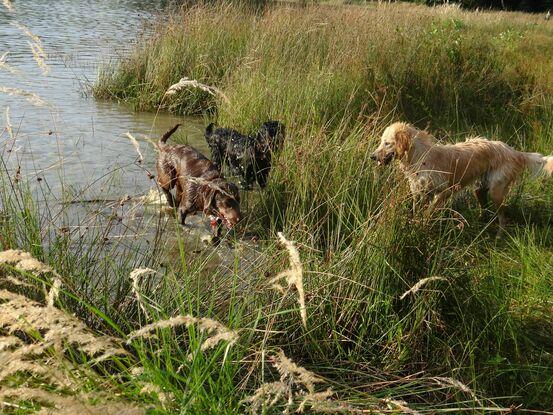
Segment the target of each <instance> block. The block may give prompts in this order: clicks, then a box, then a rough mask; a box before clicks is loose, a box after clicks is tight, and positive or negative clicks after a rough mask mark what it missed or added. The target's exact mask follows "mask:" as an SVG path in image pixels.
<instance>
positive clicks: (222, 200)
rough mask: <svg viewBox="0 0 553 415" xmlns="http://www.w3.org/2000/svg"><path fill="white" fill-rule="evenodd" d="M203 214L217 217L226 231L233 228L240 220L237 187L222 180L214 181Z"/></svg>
mask: <svg viewBox="0 0 553 415" xmlns="http://www.w3.org/2000/svg"><path fill="white" fill-rule="evenodd" d="M204 213H205V214H207V215H212V216H215V217H217V218H218V219H220V220H221V221H222V223H223V224H224V225H225V226H226V227H227V228H228V229H232V228H234V227H235V226H236V224H237V223H238V222H240V220H242V213H241V212H240V194H239V193H238V187H237V186H236V185H235V184H234V183H229V182H227V181H226V180H223V179H216V180H214V181H213V184H212V185H211V189H210V197H209V198H208V200H207V203H206V206H205V208H204Z"/></svg>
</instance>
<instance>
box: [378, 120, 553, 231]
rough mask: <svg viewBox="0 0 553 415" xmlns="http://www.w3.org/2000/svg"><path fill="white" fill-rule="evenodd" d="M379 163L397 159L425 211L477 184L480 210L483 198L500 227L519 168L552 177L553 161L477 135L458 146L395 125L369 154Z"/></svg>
mask: <svg viewBox="0 0 553 415" xmlns="http://www.w3.org/2000/svg"><path fill="white" fill-rule="evenodd" d="M371 159H372V160H374V161H377V162H378V164H379V165H381V164H388V163H390V162H391V161H392V160H393V159H396V160H399V164H400V167H401V170H402V171H403V173H404V174H405V176H406V177H407V180H408V181H409V187H410V189H411V193H412V194H413V196H414V199H413V207H414V208H415V207H416V205H417V203H418V202H423V203H424V204H429V208H430V209H433V208H435V207H439V206H441V205H442V204H443V203H444V202H445V200H447V199H448V198H449V197H450V196H451V195H452V194H453V193H455V192H456V191H458V190H460V189H462V188H464V187H465V186H468V185H470V184H472V183H475V182H477V183H478V185H477V188H476V197H477V199H478V201H479V203H480V205H481V206H482V207H484V208H485V207H486V205H487V203H488V196H489V197H490V198H491V200H492V202H493V203H494V205H495V207H496V208H497V216H498V218H499V224H500V226H501V227H503V225H505V223H506V216H505V212H504V206H503V202H504V200H505V196H506V195H507V193H508V191H509V187H510V186H511V184H512V183H513V182H514V181H515V179H517V178H518V177H520V175H521V174H522V173H523V171H524V170H525V169H528V170H530V171H531V172H532V173H534V174H540V173H541V172H544V173H546V174H548V175H551V174H553V157H552V156H548V157H544V156H542V155H541V154H539V153H525V152H521V151H517V150H515V149H513V148H512V147H510V146H508V145H507V144H505V143H502V142H501V141H490V140H487V139H485V138H482V137H475V138H470V139H468V140H466V141H465V142H462V143H456V144H440V143H438V142H437V140H436V139H435V138H434V136H432V135H431V134H429V133H428V132H426V131H422V130H419V129H417V128H415V127H414V126H412V125H411V124H408V123H404V122H396V123H394V124H392V125H390V126H388V127H387V128H386V129H385V130H384V133H383V134H382V139H381V141H380V145H379V146H378V148H377V149H376V150H375V151H374V153H372V154H371Z"/></svg>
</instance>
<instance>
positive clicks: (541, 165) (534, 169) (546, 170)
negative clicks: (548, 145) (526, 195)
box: [523, 153, 553, 176]
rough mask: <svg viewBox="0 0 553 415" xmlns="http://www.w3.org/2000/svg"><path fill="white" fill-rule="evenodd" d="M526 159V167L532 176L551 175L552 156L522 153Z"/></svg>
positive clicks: (552, 167) (552, 173) (552, 172)
mask: <svg viewBox="0 0 553 415" xmlns="http://www.w3.org/2000/svg"><path fill="white" fill-rule="evenodd" d="M523 154H524V156H525V159H526V167H528V169H529V170H530V172H531V173H532V174H533V175H534V176H539V175H542V174H546V175H547V176H552V175H553V156H542V155H541V154H540V153H523Z"/></svg>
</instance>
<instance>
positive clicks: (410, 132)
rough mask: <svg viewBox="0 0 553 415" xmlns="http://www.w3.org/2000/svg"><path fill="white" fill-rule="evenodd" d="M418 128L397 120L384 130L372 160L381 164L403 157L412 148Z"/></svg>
mask: <svg viewBox="0 0 553 415" xmlns="http://www.w3.org/2000/svg"><path fill="white" fill-rule="evenodd" d="M417 133H418V130H417V129H416V128H415V127H413V126H412V125H410V124H407V123H404V122H396V123H394V124H392V125H390V126H388V127H386V129H385V130H384V133H383V134H382V138H381V140H380V145H379V146H378V148H377V149H376V150H375V151H374V152H373V153H372V154H371V160H374V161H377V162H378V164H379V165H381V164H384V165H386V164H388V163H390V162H391V161H392V160H393V159H394V158H396V159H401V158H402V157H403V156H404V155H405V154H406V153H407V152H408V151H409V149H410V148H411V141H412V140H413V138H414V137H415V136H416V135H417Z"/></svg>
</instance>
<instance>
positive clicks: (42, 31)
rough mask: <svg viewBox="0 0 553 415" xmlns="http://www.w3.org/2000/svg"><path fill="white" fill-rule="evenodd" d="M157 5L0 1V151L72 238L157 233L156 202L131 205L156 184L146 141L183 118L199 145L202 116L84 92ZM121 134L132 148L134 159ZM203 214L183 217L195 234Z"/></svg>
mask: <svg viewBox="0 0 553 415" xmlns="http://www.w3.org/2000/svg"><path fill="white" fill-rule="evenodd" d="M165 3H166V2H161V1H139V0H134V1H133V0H93V1H89V2H83V1H79V0H56V1H52V2H48V1H38V0H26V1H25V0H20V1H7V0H4V1H3V5H2V4H0V56H3V60H2V61H1V62H2V63H1V64H0V120H3V122H2V123H1V124H0V125H2V127H0V131H1V135H0V156H1V158H2V160H3V162H4V163H5V164H6V165H7V170H8V172H9V175H10V176H11V177H12V179H13V180H15V179H20V180H21V183H29V184H30V186H31V188H32V189H33V193H34V194H35V196H36V197H37V200H38V201H39V208H41V209H44V205H45V204H46V205H48V210H49V211H53V210H56V209H57V211H58V212H61V214H60V213H56V217H58V218H61V219H60V220H58V221H57V222H56V225H55V226H57V227H58V228H59V229H58V230H57V231H59V230H60V229H62V231H65V232H68V233H70V234H71V235H72V236H73V237H74V238H76V239H78V237H81V238H82V235H83V234H87V233H90V232H91V229H97V231H96V233H95V235H96V236H95V239H94V240H96V241H97V240H98V235H99V236H101V237H102V239H103V240H104V241H106V243H109V242H110V241H112V242H115V241H122V240H125V239H128V240H133V241H136V240H139V239H143V240H148V235H150V236H151V234H152V233H157V232H159V226H158V224H159V223H160V217H159V215H158V214H157V213H158V212H159V207H154V208H153V209H149V210H148V208H147V206H144V204H137V203H135V202H134V201H136V200H139V199H140V197H141V196H143V195H146V194H148V192H149V191H151V190H152V189H155V183H154V181H153V180H151V179H150V178H148V174H147V172H148V171H151V172H155V169H154V159H155V152H154V150H153V148H152V146H151V144H149V142H148V141H147V140H146V138H147V137H150V138H153V139H155V138H157V137H158V136H159V135H160V134H161V133H162V132H163V131H165V130H167V129H168V128H169V127H171V126H172V125H174V124H175V123H176V122H181V123H183V125H184V126H183V127H182V129H181V131H180V136H181V137H183V136H184V139H185V141H186V142H188V143H189V144H191V145H193V146H194V147H196V148H198V149H199V150H200V151H202V152H206V151H207V146H206V144H205V141H204V139H203V131H204V122H203V119H199V118H183V117H177V116H174V115H170V114H166V113H158V114H155V113H143V112H139V113H137V112H134V111H132V110H131V109H130V108H127V107H125V106H123V105H119V104H117V103H113V102H99V101H96V100H94V99H93V98H92V97H91V96H90V94H89V93H88V91H89V87H90V85H91V83H93V82H94V80H95V79H96V78H97V76H98V71H99V67H100V65H101V64H102V63H103V64H106V63H107V62H110V61H114V60H116V59H117V58H118V57H120V56H122V55H124V54H125V53H128V51H129V50H130V48H131V47H132V45H133V42H135V41H136V39H137V37H138V36H139V34H140V31H141V30H143V27H144V23H145V21H147V20H151V19H155V18H156V15H157V13H159V12H160V11H161V10H162V9H163V8H164V7H166V4H165ZM127 132H129V133H131V135H133V136H134V137H136V138H137V140H138V142H139V144H140V151H141V153H142V154H143V155H144V161H143V162H142V163H138V162H137V158H138V154H137V152H136V150H135V148H134V146H133V144H132V143H131V141H130V140H129V138H128V137H127V136H126V133H127ZM18 170H19V172H18ZM125 199H129V201H128V202H124V203H123V204H124V205H125V206H123V207H122V206H121V203H120V201H122V200H123V201H124V200H125ZM97 200H106V201H107V202H105V203H98V202H97ZM40 203H42V205H40ZM201 216H202V215H196V217H192V218H189V220H188V221H189V222H190V223H191V226H192V228H194V227H196V231H197V232H192V234H194V235H195V239H196V240H199V236H198V235H200V236H202V237H205V232H206V231H207V229H208V227H207V225H206V224H205V222H206V221H205V220H203V218H201ZM170 220H172V219H171V218H164V221H165V223H167V222H168V221H170ZM173 223H174V221H173ZM50 225H51V224H50ZM154 225H155V226H154ZM98 228H99V230H98ZM150 239H151V238H150ZM138 245H139V246H142V247H144V244H138Z"/></svg>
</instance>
